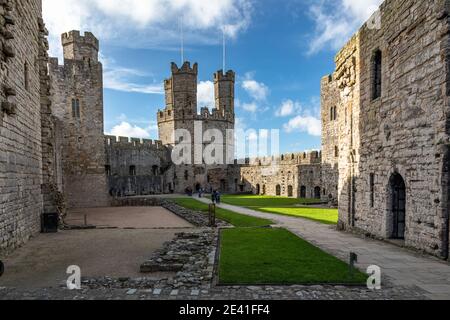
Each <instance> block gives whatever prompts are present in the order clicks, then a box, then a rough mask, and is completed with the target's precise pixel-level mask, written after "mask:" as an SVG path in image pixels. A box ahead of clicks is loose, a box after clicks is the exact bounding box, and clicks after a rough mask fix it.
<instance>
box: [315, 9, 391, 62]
mask: <svg viewBox="0 0 450 320" xmlns="http://www.w3.org/2000/svg"><path fill="white" fill-rule="evenodd" d="M382 2H383V0H338V1H336V0H324V1H320V3H315V4H313V5H311V6H310V14H311V16H312V18H313V20H314V22H315V25H316V30H315V34H314V37H313V39H312V41H311V43H310V46H309V53H310V54H314V53H317V52H319V51H321V50H323V49H326V48H330V49H333V50H337V49H339V48H340V47H341V46H342V45H344V44H345V42H346V41H348V39H349V38H350V37H351V36H352V34H353V33H354V32H356V31H357V29H358V28H359V27H360V26H361V25H362V24H363V23H364V22H365V21H366V20H367V19H369V18H370V16H371V15H372V14H373V13H374V12H375V11H376V10H377V9H378V6H379V5H380V4H381V3H382Z"/></svg>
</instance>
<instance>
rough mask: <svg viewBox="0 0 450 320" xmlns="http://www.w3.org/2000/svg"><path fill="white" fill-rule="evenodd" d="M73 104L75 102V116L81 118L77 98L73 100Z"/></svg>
mask: <svg viewBox="0 0 450 320" xmlns="http://www.w3.org/2000/svg"><path fill="white" fill-rule="evenodd" d="M75 104H76V116H77V118H78V119H80V118H81V112H80V100H79V99H77V100H76V101H75Z"/></svg>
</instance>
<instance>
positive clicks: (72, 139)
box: [50, 31, 110, 207]
mask: <svg viewBox="0 0 450 320" xmlns="http://www.w3.org/2000/svg"><path fill="white" fill-rule="evenodd" d="M61 40H62V45H63V49H64V64H63V65H62V66H60V65H59V64H58V60H57V59H56V58H51V59H50V75H51V78H52V92H53V96H52V99H53V114H54V116H55V117H56V118H57V119H58V121H59V122H60V123H61V127H62V135H63V141H62V148H61V157H62V160H61V162H62V167H63V172H62V175H63V186H64V187H63V191H64V194H65V197H66V201H67V206H68V207H99V206H107V205H108V204H109V202H110V199H109V196H108V188H107V177H106V174H105V165H106V154H105V144H104V125H103V68H102V64H101V63H100V62H99V61H98V50H99V42H98V40H97V39H96V38H95V37H94V35H93V34H91V33H89V32H86V34H85V35H84V36H81V35H80V32H79V31H71V32H69V33H66V34H63V35H62V37H61Z"/></svg>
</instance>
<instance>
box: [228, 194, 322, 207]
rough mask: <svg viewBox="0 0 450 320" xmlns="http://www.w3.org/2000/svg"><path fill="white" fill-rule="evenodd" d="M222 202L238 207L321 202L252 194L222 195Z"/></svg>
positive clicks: (282, 205)
mask: <svg viewBox="0 0 450 320" xmlns="http://www.w3.org/2000/svg"><path fill="white" fill-rule="evenodd" d="M222 202H225V203H228V204H231V205H234V206H240V207H268V206H269V207H285V206H295V205H311V204H318V203H321V200H318V199H299V198H286V197H270V196H254V195H224V196H222Z"/></svg>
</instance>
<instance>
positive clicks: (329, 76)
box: [321, 74, 334, 86]
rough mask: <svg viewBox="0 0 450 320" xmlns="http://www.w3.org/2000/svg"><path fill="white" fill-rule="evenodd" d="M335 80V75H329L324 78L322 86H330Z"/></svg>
mask: <svg viewBox="0 0 450 320" xmlns="http://www.w3.org/2000/svg"><path fill="white" fill-rule="evenodd" d="M333 80H334V79H333V75H332V74H329V75H326V76H324V77H322V80H321V84H322V86H324V85H328V84H330V83H332V82H333Z"/></svg>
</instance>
